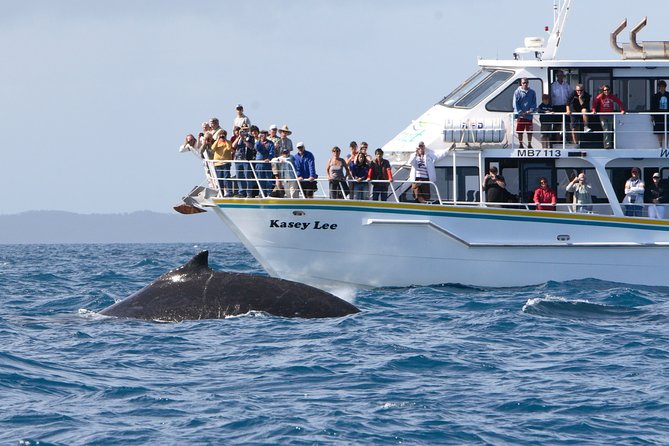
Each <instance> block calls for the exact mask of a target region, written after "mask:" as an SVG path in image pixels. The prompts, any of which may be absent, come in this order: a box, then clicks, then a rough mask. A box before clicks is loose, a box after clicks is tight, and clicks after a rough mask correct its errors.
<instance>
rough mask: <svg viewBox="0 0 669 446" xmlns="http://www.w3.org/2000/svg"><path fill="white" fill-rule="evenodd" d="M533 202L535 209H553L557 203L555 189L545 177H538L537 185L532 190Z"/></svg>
mask: <svg viewBox="0 0 669 446" xmlns="http://www.w3.org/2000/svg"><path fill="white" fill-rule="evenodd" d="M533 201H534V204H535V205H536V210H537V211H554V210H555V204H556V203H557V196H556V195H555V191H554V190H553V189H551V187H550V186H549V185H548V180H547V179H546V178H545V177H541V178H539V187H537V188H536V189H535V191H534V200H533Z"/></svg>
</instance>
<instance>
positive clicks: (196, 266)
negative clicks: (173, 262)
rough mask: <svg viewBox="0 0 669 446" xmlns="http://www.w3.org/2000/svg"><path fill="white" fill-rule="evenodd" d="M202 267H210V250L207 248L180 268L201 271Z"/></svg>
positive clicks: (181, 269) (182, 270)
mask: <svg viewBox="0 0 669 446" xmlns="http://www.w3.org/2000/svg"><path fill="white" fill-rule="evenodd" d="M202 269H209V251H207V250H204V251H202V252H200V253H199V254H196V255H195V257H193V258H192V259H190V261H189V262H188V263H186V264H185V265H184V266H182V267H181V268H179V270H180V271H181V272H184V271H200V270H202Z"/></svg>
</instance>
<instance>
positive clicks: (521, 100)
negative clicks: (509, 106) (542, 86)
mask: <svg viewBox="0 0 669 446" xmlns="http://www.w3.org/2000/svg"><path fill="white" fill-rule="evenodd" d="M536 109H537V94H536V93H535V92H534V90H532V89H531V88H530V81H529V80H527V78H526V77H524V78H522V79H521V80H520V86H519V87H518V88H517V89H516V92H515V93H514V94H513V117H514V118H516V133H518V142H519V143H520V145H519V147H520V148H523V132H525V133H527V147H528V148H532V113H533V112H534V111H535V110H536Z"/></svg>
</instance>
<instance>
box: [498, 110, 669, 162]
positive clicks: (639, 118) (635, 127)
mask: <svg viewBox="0 0 669 446" xmlns="http://www.w3.org/2000/svg"><path fill="white" fill-rule="evenodd" d="M542 117H543V118H544V119H547V120H548V122H541V118H542ZM532 122H533V125H532V130H531V132H530V133H531V134H532V139H531V141H532V142H531V147H528V145H527V144H528V141H527V138H526V136H525V135H524V134H523V135H522V136H523V143H524V144H523V145H522V146H521V144H520V141H521V140H520V139H519V136H521V135H519V132H517V130H516V122H515V120H514V119H513V115H512V114H510V115H508V128H509V129H511V132H510V133H511V135H512V137H511V139H510V141H509V145H510V148H512V149H524V150H525V152H521V153H519V154H518V156H528V157H531V156H539V157H541V156H548V157H559V156H561V155H559V154H556V153H554V152H553V153H551V152H546V153H543V152H541V153H534V152H532V151H531V150H532V149H539V150H550V149H554V150H555V149H575V148H578V149H605V148H606V149H657V148H659V149H664V150H667V149H669V114H668V113H658V112H630V113H625V114H623V113H620V112H615V113H571V114H567V113H547V114H534V115H533V121H532ZM528 149H529V150H528ZM564 155H565V154H562V156H564ZM668 155H669V152H668Z"/></svg>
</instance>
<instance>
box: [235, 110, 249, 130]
mask: <svg viewBox="0 0 669 446" xmlns="http://www.w3.org/2000/svg"><path fill="white" fill-rule="evenodd" d="M235 110H236V113H237V117H235V121H234V123H233V124H232V127H233V128H234V127H239V128H242V127H244V126H246V127H251V120H250V119H249V117H248V116H246V115H245V114H244V107H243V106H242V104H237V107H236V108H235Z"/></svg>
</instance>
